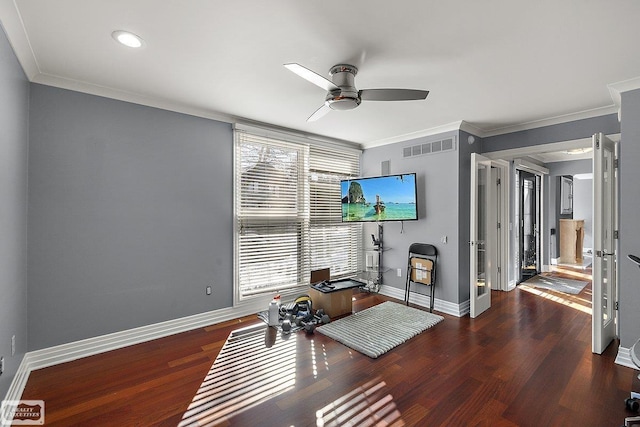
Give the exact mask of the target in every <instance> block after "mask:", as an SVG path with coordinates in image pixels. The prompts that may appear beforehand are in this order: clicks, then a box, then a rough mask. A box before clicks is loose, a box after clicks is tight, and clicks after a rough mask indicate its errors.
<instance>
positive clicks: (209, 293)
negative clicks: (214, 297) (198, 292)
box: [207, 286, 211, 295]
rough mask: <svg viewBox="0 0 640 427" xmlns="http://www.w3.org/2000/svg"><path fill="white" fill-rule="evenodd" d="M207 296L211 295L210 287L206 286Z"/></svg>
mask: <svg viewBox="0 0 640 427" xmlns="http://www.w3.org/2000/svg"><path fill="white" fill-rule="evenodd" d="M207 295H211V286H207Z"/></svg>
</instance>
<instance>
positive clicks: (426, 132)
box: [362, 120, 463, 149]
mask: <svg viewBox="0 0 640 427" xmlns="http://www.w3.org/2000/svg"><path fill="white" fill-rule="evenodd" d="M462 123H463V121H462V120H460V121H457V122H453V123H448V124H446V125H442V126H436V127H433V128H429V129H423V130H419V131H416V132H411V133H405V134H403V135H397V136H392V137H390V138H384V139H378V140H376V141H370V142H363V143H362V148H364V149H367V148H374V147H380V146H382V145H388V144H395V143H396V142H405V141H410V140H412V139H418V138H424V137H425V136H432V135H438V134H441V133H445V132H453V131H458V130H460V126H461V125H462Z"/></svg>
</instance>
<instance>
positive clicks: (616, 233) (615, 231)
mask: <svg viewBox="0 0 640 427" xmlns="http://www.w3.org/2000/svg"><path fill="white" fill-rule="evenodd" d="M618 234H619V233H618V230H613V238H614V239H617V238H618Z"/></svg>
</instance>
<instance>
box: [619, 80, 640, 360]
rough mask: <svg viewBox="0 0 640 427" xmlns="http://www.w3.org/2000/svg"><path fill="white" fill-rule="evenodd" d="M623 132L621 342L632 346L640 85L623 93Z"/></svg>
mask: <svg viewBox="0 0 640 427" xmlns="http://www.w3.org/2000/svg"><path fill="white" fill-rule="evenodd" d="M620 133H621V136H620V166H619V172H620V180H619V184H620V217H619V218H620V224H619V225H620V227H619V230H620V240H619V249H620V257H619V260H618V280H619V281H618V286H619V289H620V295H619V300H620V345H621V346H622V347H625V348H629V347H631V346H632V345H633V343H634V342H636V340H638V339H639V338H640V310H638V307H640V274H638V273H640V272H639V271H638V267H637V266H636V265H635V264H634V263H632V262H631V261H629V260H628V259H627V255H629V254H635V255H639V256H640V226H638V217H639V215H638V213H639V212H640V187H639V186H638V185H639V183H640V89H639V90H634V91H631V92H626V93H623V94H622V123H621V132H620Z"/></svg>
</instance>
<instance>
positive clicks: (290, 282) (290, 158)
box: [235, 129, 362, 298]
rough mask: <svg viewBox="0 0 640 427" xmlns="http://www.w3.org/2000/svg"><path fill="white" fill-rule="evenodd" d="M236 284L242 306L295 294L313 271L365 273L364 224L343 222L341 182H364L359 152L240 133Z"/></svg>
mask: <svg viewBox="0 0 640 427" xmlns="http://www.w3.org/2000/svg"><path fill="white" fill-rule="evenodd" d="M235 141H236V185H237V188H236V192H235V203H236V217H237V224H236V233H237V234H236V251H237V254H236V272H237V277H236V283H237V291H238V294H239V296H240V298H246V297H250V296H252V295H258V294H264V293H273V292H281V291H285V290H295V289H296V288H298V287H306V286H308V284H309V278H310V272H311V270H315V269H320V268H327V267H329V268H330V269H331V275H332V277H333V278H337V277H345V276H351V275H354V274H356V273H357V272H358V270H359V258H360V257H359V256H358V255H359V253H360V245H361V243H360V242H361V241H362V226H361V225H360V224H353V223H345V224H343V223H342V221H341V211H340V208H341V200H340V180H341V179H343V178H347V177H354V176H358V175H359V154H358V152H357V151H355V150H353V149H341V148H339V147H333V146H331V147H325V146H321V145H317V146H316V145H314V144H302V143H296V142H289V141H285V140H284V139H280V138H272V137H266V136H261V135H255V134H252V133H250V132H247V131H245V130H241V129H236V131H235Z"/></svg>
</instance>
